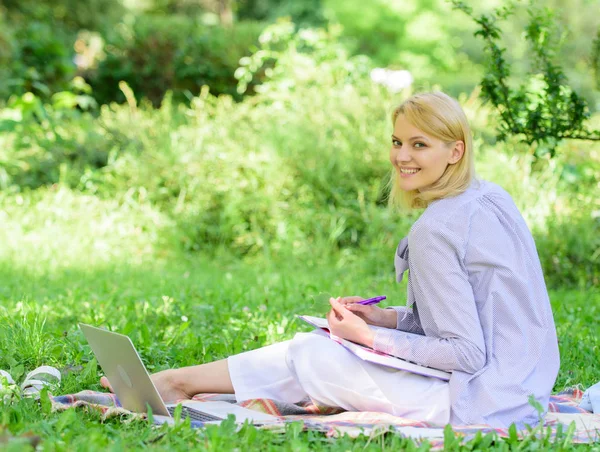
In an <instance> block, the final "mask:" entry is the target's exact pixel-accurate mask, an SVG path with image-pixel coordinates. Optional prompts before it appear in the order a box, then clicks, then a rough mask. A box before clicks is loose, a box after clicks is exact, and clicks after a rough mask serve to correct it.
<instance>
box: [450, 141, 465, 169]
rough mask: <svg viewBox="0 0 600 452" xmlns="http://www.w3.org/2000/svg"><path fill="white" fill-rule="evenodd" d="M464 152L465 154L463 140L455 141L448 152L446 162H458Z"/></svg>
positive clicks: (452, 163)
mask: <svg viewBox="0 0 600 452" xmlns="http://www.w3.org/2000/svg"><path fill="white" fill-rule="evenodd" d="M464 154H465V143H464V141H455V142H454V145H453V148H452V152H450V157H449V158H448V163H449V164H451V165H454V164H455V163H458V162H459V161H460V159H461V158H462V156H463V155H464Z"/></svg>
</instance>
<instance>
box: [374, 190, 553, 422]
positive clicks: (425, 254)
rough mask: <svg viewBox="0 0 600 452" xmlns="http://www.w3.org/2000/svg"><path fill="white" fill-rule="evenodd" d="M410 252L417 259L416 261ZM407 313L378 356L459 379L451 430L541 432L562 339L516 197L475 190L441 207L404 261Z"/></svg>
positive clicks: (429, 214) (407, 243) (428, 217)
mask: <svg viewBox="0 0 600 452" xmlns="http://www.w3.org/2000/svg"><path fill="white" fill-rule="evenodd" d="M409 250H410V256H409ZM395 266H396V277H397V280H398V281H401V280H402V277H403V274H404V272H405V271H406V270H409V272H408V298H407V306H402V307H394V308H393V309H395V310H396V311H397V314H398V323H397V328H396V329H386V328H381V329H378V331H377V333H376V336H375V341H374V348H375V349H376V350H379V351H382V352H385V353H388V354H391V355H395V356H398V357H400V358H404V359H407V360H410V361H413V362H416V363H418V364H422V365H425V366H430V367H435V368H438V369H443V370H448V371H452V377H451V378H450V382H449V385H450V403H451V419H450V422H451V423H452V424H456V425H458V424H482V423H483V424H489V425H491V426H494V427H503V426H508V425H510V424H511V423H513V422H515V423H517V426H518V427H523V425H524V424H530V425H535V424H537V422H538V414H537V412H536V410H535V408H534V407H533V406H532V405H531V404H530V403H529V401H528V399H529V396H530V395H533V397H535V399H536V400H537V402H539V403H540V404H541V405H542V406H543V407H544V409H547V407H548V399H549V396H550V392H551V390H552V387H553V385H554V382H555V380H556V375H557V373H558V368H559V353H558V344H557V339H556V329H555V326H554V319H553V317H552V310H551V307H550V300H549V298H548V292H547V290H546V285H545V283H544V277H543V274H542V268H541V265H540V261H539V257H538V254H537V250H536V248H535V243H534V241H533V237H532V236H531V233H530V231H529V229H528V227H527V225H526V223H525V221H524V219H523V217H522V216H521V214H520V212H519V211H518V209H517V207H516V206H515V204H514V202H513V200H512V198H511V197H510V195H509V194H508V193H507V192H506V191H504V190H503V189H502V188H500V187H499V186H497V185H495V184H492V183H490V182H485V181H479V180H475V181H473V183H472V184H471V186H470V187H469V188H468V189H467V190H466V191H465V192H464V193H462V194H460V195H458V196H455V197H451V198H446V199H441V200H437V201H434V202H433V203H431V204H430V205H429V207H428V208H427V209H426V210H425V211H424V212H423V214H422V215H421V217H420V218H419V219H418V220H417V221H416V222H415V224H414V225H413V226H412V228H411V230H410V232H409V234H408V237H406V238H404V239H403V240H402V241H401V242H400V244H399V246H398V249H397V251H396V257H395Z"/></svg>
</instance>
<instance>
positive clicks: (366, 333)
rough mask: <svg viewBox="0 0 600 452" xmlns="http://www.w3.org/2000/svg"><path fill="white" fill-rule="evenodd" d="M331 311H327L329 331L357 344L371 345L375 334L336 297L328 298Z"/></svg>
mask: <svg viewBox="0 0 600 452" xmlns="http://www.w3.org/2000/svg"><path fill="white" fill-rule="evenodd" d="M329 303H330V304H331V311H329V312H328V313H327V321H328V322H329V331H331V333H332V334H334V335H335V336H338V337H341V338H343V339H348V340H349V341H352V342H356V343H357V344H362V345H366V346H368V347H373V339H374V338H375V334H374V333H373V331H372V330H371V328H369V325H367V322H365V321H364V320H363V319H361V318H360V317H359V316H357V315H356V314H354V313H353V312H352V311H350V310H349V309H348V308H346V307H345V306H344V305H342V304H341V303H340V302H339V301H338V300H337V299H335V298H330V299H329Z"/></svg>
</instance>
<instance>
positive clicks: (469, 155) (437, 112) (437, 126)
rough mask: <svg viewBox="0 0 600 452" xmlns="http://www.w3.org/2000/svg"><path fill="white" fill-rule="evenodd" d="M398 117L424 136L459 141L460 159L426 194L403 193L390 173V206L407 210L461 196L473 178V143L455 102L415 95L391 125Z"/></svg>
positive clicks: (433, 94) (437, 95) (397, 111)
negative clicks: (463, 147) (461, 152)
mask: <svg viewBox="0 0 600 452" xmlns="http://www.w3.org/2000/svg"><path fill="white" fill-rule="evenodd" d="M399 115H404V116H405V117H406V120H407V121H408V122H410V123H411V124H412V125H414V126H415V127H416V128H418V129H420V130H422V131H423V132H425V133H426V134H427V135H430V136H432V137H434V138H437V139H439V140H442V141H444V142H445V143H447V144H450V143H452V142H454V141H462V142H464V144H465V151H464V154H463V156H462V158H461V159H460V160H459V161H458V162H456V163H454V164H451V165H448V166H447V168H446V170H445V171H444V174H442V177H440V178H439V179H438V180H437V181H436V182H435V183H433V184H432V185H431V186H429V187H428V188H427V189H426V190H423V191H419V190H411V191H405V190H402V189H401V188H400V185H399V182H398V181H399V178H398V174H397V169H394V170H392V173H391V178H390V182H389V186H390V196H389V202H390V205H392V206H400V207H404V208H410V209H418V208H423V207H427V206H428V205H429V204H430V203H431V202H432V201H435V200H437V199H442V198H448V197H452V196H456V195H458V194H460V193H462V192H464V191H465V190H466V189H467V188H468V187H469V184H470V183H471V181H472V180H473V178H474V177H475V165H474V162H473V140H472V137H471V128H470V127H469V122H468V121H467V117H466V115H465V113H464V111H463V109H462V108H461V106H460V104H459V103H458V101H457V100H455V99H453V98H452V97H450V96H448V95H447V94H444V93H442V92H431V93H421V94H415V95H413V96H411V97H409V98H408V99H407V100H405V101H404V102H403V103H402V104H400V105H399V106H398V107H396V108H395V109H394V111H393V112H392V124H393V125H395V124H396V119H397V118H398V116H399Z"/></svg>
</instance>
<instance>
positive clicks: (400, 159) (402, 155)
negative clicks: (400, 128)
mask: <svg viewBox="0 0 600 452" xmlns="http://www.w3.org/2000/svg"><path fill="white" fill-rule="evenodd" d="M395 161H396V163H406V162H409V161H410V152H408V149H407V148H406V146H400V147H399V148H396V152H395Z"/></svg>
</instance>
